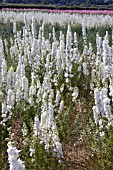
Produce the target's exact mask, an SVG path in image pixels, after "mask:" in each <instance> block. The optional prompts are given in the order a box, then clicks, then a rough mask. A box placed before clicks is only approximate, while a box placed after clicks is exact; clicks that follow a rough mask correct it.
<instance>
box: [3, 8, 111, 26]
mask: <svg viewBox="0 0 113 170" xmlns="http://www.w3.org/2000/svg"><path fill="white" fill-rule="evenodd" d="M23 13H25V12H14V11H4V10H2V11H0V21H2V22H3V23H7V22H11V23H13V22H23V21H24V19H25V18H24V16H23ZM26 15H27V22H28V23H30V22H31V21H32V17H34V18H35V20H36V22H38V23H40V22H41V21H43V22H44V23H46V24H50V23H51V24H52V25H54V24H55V23H58V24H59V25H61V26H62V25H65V24H68V23H71V24H72V25H73V24H82V22H83V21H85V24H86V27H90V28H91V27H99V26H113V16H112V15H103V14H95V15H94V14H93V15H92V14H74V13H63V12H62V13H47V12H43V13H42V12H37V11H32V12H26Z"/></svg>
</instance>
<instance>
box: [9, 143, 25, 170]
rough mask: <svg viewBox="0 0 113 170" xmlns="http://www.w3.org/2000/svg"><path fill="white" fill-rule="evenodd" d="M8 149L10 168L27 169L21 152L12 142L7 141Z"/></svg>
mask: <svg viewBox="0 0 113 170" xmlns="http://www.w3.org/2000/svg"><path fill="white" fill-rule="evenodd" d="M7 146H8V149H7V153H8V161H9V169H10V170H25V166H24V163H23V162H22V161H21V159H20V158H19V152H20V150H18V149H17V148H16V147H15V146H13V144H12V142H10V141H9V142H8V143H7Z"/></svg>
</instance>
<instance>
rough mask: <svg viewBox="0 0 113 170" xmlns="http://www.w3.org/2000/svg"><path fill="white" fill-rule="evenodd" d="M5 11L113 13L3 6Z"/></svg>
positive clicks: (110, 11) (109, 12) (111, 12)
mask: <svg viewBox="0 0 113 170" xmlns="http://www.w3.org/2000/svg"><path fill="white" fill-rule="evenodd" d="M2 10H5V11H45V12H52V13H80V14H110V15H113V10H56V9H54V10H52V9H38V8H18V9H17V8H3V9H2Z"/></svg>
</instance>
